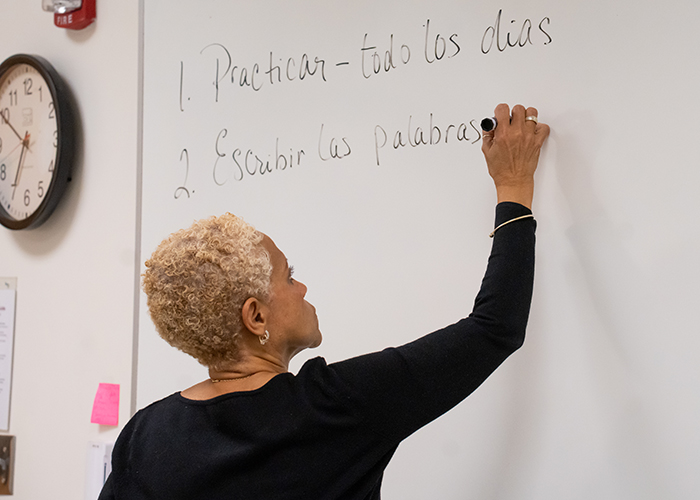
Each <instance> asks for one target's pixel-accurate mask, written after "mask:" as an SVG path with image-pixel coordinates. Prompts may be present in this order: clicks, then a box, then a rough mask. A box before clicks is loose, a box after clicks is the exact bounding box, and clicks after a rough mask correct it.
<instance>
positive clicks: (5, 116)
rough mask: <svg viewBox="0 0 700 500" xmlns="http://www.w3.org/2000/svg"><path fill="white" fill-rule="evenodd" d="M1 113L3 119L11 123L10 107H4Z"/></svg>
mask: <svg viewBox="0 0 700 500" xmlns="http://www.w3.org/2000/svg"><path fill="white" fill-rule="evenodd" d="M0 114H2V121H3V122H5V123H7V124H8V125H9V123H10V110H9V109H8V108H3V110H2V111H0Z"/></svg>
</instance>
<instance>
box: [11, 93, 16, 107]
mask: <svg viewBox="0 0 700 500" xmlns="http://www.w3.org/2000/svg"><path fill="white" fill-rule="evenodd" d="M16 105H17V90H11V91H10V106H16Z"/></svg>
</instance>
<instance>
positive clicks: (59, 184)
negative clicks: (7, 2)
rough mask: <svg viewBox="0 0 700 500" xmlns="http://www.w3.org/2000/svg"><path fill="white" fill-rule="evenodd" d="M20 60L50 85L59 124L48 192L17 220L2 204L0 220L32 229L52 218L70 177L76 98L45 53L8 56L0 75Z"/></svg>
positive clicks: (20, 62) (72, 160) (5, 223)
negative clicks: (31, 211)
mask: <svg viewBox="0 0 700 500" xmlns="http://www.w3.org/2000/svg"><path fill="white" fill-rule="evenodd" d="M18 64H28V65H30V66H32V67H33V68H35V69H36V70H37V71H38V72H39V74H40V75H41V76H42V77H43V78H44V80H45V81H46V84H47V85H48V87H49V92H50V93H51V98H52V99H53V103H54V110H55V113H56V127H57V134H58V138H57V149H56V160H55V163H54V175H53V177H52V179H51V184H50V185H49V187H48V189H47V190H46V196H45V197H44V199H43V200H42V202H41V204H39V206H38V207H37V209H36V210H35V211H34V213H33V214H31V215H30V216H29V217H27V218H26V219H22V220H17V219H15V218H14V217H12V216H10V214H8V213H7V211H6V210H5V207H3V206H2V205H0V224H2V225H3V226H5V227H7V228H9V229H14V230H19V229H32V228H36V227H38V226H40V225H41V224H43V223H44V222H46V220H47V219H48V218H49V216H50V215H51V214H52V213H53V211H54V210H55V209H56V206H58V202H59V201H60V200H61V198H62V197H63V194H64V192H65V190H66V187H67V186H68V182H70V180H71V173H72V170H73V162H74V160H75V153H76V142H77V141H76V134H77V124H76V121H75V116H76V113H75V112H74V105H73V98H72V95H71V93H70V88H69V87H68V85H66V83H65V82H64V81H63V78H61V76H60V75H59V74H58V73H57V72H56V70H55V69H54V68H53V66H52V65H51V64H50V63H49V62H48V61H47V60H46V59H44V58H43V57H40V56H36V55H29V54H15V55H13V56H10V57H8V58H7V59H5V60H4V61H3V62H2V64H0V79H2V77H3V75H4V74H5V73H6V72H7V71H9V70H10V69H11V68H12V67H14V66H16V65H18Z"/></svg>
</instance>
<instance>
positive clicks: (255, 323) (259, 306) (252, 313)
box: [241, 297, 268, 336]
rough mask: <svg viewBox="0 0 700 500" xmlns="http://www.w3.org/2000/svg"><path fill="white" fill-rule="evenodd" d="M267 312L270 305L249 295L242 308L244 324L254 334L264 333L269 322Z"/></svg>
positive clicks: (260, 334)
mask: <svg viewBox="0 0 700 500" xmlns="http://www.w3.org/2000/svg"><path fill="white" fill-rule="evenodd" d="M267 312H268V307H267V305H266V304H265V303H263V302H262V301H260V300H259V299H256V298H255V297H249V298H248V299H247V300H246V301H245V302H244V303H243V308H242V309H241V319H242V320H243V326H245V327H246V328H247V329H248V331H249V332H250V333H252V334H254V335H259V336H262V335H264V334H265V328H266V323H267Z"/></svg>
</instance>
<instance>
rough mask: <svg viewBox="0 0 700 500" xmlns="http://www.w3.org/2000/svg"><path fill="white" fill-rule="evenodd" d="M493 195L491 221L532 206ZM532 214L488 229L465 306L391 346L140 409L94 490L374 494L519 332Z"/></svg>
mask: <svg viewBox="0 0 700 500" xmlns="http://www.w3.org/2000/svg"><path fill="white" fill-rule="evenodd" d="M530 213H531V212H530V211H529V210H528V209H527V208H526V207H524V206H522V205H518V204H516V203H500V204H499V205H498V206H497V208H496V226H498V225H500V224H502V223H503V222H506V221H508V220H511V219H513V218H515V217H519V216H522V215H526V214H530ZM535 226H536V223H535V221H534V220H533V219H531V218H528V219H523V220H519V221H517V222H513V223H511V224H507V225H506V226H504V227H502V228H501V229H499V230H498V231H497V232H496V235H495V237H494V241H493V248H492V251H491V256H490V258H489V263H488V267H487V270H486V274H485V276H484V279H483V282H482V285H481V289H480V291H479V293H478V295H477V297H476V300H475V304H474V309H473V312H472V313H471V314H470V315H469V317H467V318H465V319H462V320H461V321H459V322H457V323H455V324H453V325H451V326H448V327H446V328H443V329H441V330H438V331H436V332H434V333H431V334H429V335H426V336H424V337H422V338H420V339H418V340H416V341H414V342H411V343H409V344H406V345H403V346H401V347H396V348H390V349H385V350H383V351H380V352H376V353H372V354H367V355H364V356H359V357H356V358H352V359H348V360H346V361H342V362H339V363H332V364H330V365H328V364H326V362H325V360H324V359H323V358H314V359H311V360H309V361H307V362H306V363H305V364H304V365H303V367H302V368H301V370H300V371H299V373H298V374H297V375H293V374H291V373H285V374H281V375H277V376H275V377H274V378H273V379H271V380H270V381H269V382H268V383H267V384H266V385H264V386H263V387H261V388H259V389H257V390H254V391H247V392H236V393H231V394H225V395H223V396H219V397H216V398H214V399H210V400H207V401H193V400H189V399H185V398H183V397H182V396H181V395H180V394H179V393H176V394H173V395H171V396H169V397H167V398H165V399H163V400H161V401H158V402H156V403H153V404H152V405H150V406H148V407H146V408H144V409H142V410H141V411H139V412H138V413H137V414H136V415H134V417H133V418H132V419H131V420H130V421H129V423H128V424H127V425H126V427H125V428H124V430H123V431H122V433H121V434H120V436H119V439H118V440H117V442H116V444H115V448H114V452H113V456H112V473H111V475H110V477H109V479H108V481H107V484H106V485H105V487H104V489H103V491H102V494H101V495H100V497H99V498H100V500H141V499H167V500H178V499H182V500H198V499H202V500H218V499H222V500H223V499H226V500H231V499H235V500H245V499H251V500H252V499H263V500H272V499H300V500H311V499H313V500H322V499H353V500H359V499H379V498H380V488H381V481H382V476H383V473H384V469H385V468H386V466H387V464H388V462H389V460H390V459H391V457H392V455H393V454H394V452H395V450H396V448H397V447H398V445H399V443H400V442H401V441H402V440H403V439H405V438H406V437H408V436H409V435H410V434H411V433H413V432H415V431H416V430H417V429H419V428H420V427H422V426H424V425H425V424H427V423H428V422H430V421H432V420H434V419H435V418H437V417H438V416H440V415H442V414H443V413H445V412H446V411H448V410H449V409H451V408H452V407H454V406H455V405H457V404H458V403H459V402H460V401H462V400H463V399H464V398H466V397H467V396H468V395H469V394H471V393H472V392H473V391H474V390H475V389H476V388H477V387H478V386H479V385H480V384H481V383H482V382H483V381H484V380H485V379H486V378H487V377H488V376H489V375H490V374H491V373H492V372H493V371H494V370H495V369H496V368H497V367H498V366H499V365H500V364H501V363H502V362H503V361H504V360H505V359H506V358H507V357H508V356H509V355H510V354H511V353H512V352H513V351H515V350H516V349H517V348H518V347H520V346H521V345H522V343H523V340H524V337H525V327H526V324H527V319H528V314H529V310H530V301H531V297H532V285H533V276H534V250H535Z"/></svg>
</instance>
